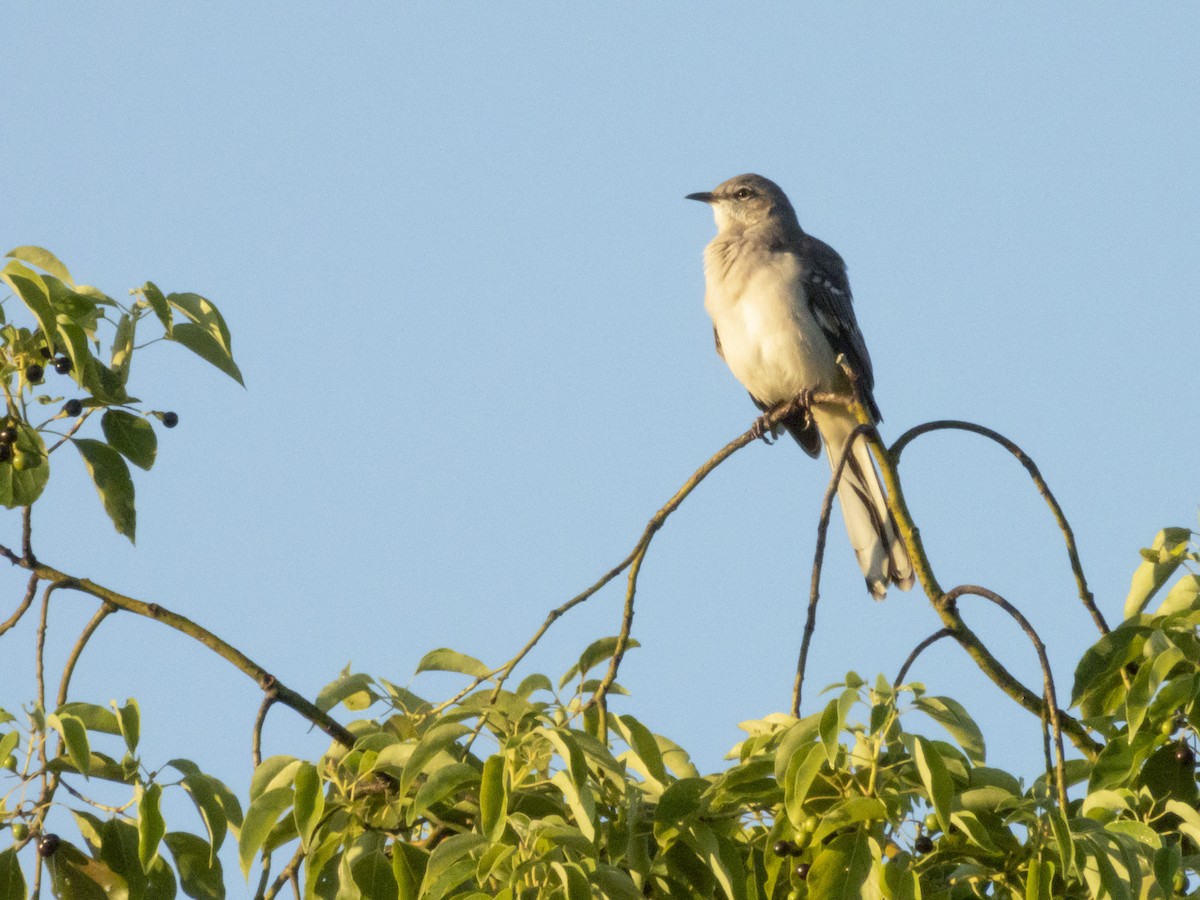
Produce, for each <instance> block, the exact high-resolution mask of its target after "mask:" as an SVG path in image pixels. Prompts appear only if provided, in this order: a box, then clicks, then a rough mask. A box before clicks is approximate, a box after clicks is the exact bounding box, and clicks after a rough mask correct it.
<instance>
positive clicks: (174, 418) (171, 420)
mask: <svg viewBox="0 0 1200 900" xmlns="http://www.w3.org/2000/svg"><path fill="white" fill-rule="evenodd" d="M162 423H163V427H165V428H174V427H175V426H176V425H178V424H179V414H178V413H173V412H165V413H163V415H162Z"/></svg>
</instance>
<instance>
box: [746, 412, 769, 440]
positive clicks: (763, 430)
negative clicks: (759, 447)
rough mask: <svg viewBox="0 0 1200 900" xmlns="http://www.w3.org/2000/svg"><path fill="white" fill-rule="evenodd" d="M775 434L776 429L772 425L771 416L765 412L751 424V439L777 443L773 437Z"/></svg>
mask: <svg viewBox="0 0 1200 900" xmlns="http://www.w3.org/2000/svg"><path fill="white" fill-rule="evenodd" d="M774 434H775V429H774V428H772V427H771V417H770V416H769V415H768V414H767V413H763V414H762V415H761V416H759V417H758V418H757V419H755V420H754V424H753V425H751V426H750V440H752V441H757V440H759V439H761V440H762V442H763V443H764V444H766V445H767V446H770V445H771V444H773V443H775V441H774V440H773V439H772V438H773V435H774Z"/></svg>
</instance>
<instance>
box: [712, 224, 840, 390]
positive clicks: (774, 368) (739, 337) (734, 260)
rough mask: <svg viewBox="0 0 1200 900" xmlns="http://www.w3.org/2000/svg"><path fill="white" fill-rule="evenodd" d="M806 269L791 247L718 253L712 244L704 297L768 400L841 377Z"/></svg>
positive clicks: (736, 366)
mask: <svg viewBox="0 0 1200 900" xmlns="http://www.w3.org/2000/svg"><path fill="white" fill-rule="evenodd" d="M713 257H715V258H713ZM739 257H741V258H739ZM802 275H803V271H802V267H801V264H800V260H799V259H798V258H797V257H796V256H795V255H794V254H790V253H770V252H760V253H742V254H737V253H733V254H731V253H730V252H729V250H728V248H725V252H724V253H721V252H720V251H718V252H717V253H714V252H713V248H712V246H711V245H710V248H709V251H707V252H706V254H705V281H706V292H705V301H704V305H705V308H706V309H707V310H708V313H709V315H710V316H711V317H712V320H713V325H714V326H715V327H716V330H717V335H718V336H719V338H720V341H721V352H722V355H723V356H724V357H725V362H726V363H727V364H728V365H729V368H730V371H732V372H733V374H734V376H735V377H736V378H737V379H738V381H740V382H741V383H742V385H743V386H744V387H745V388H746V390H748V391H749V392H750V393H751V394H752V395H753V396H754V397H755V398H756V399H758V400H760V401H761V402H763V403H767V404H773V403H779V402H781V401H783V400H789V399H791V398H792V397H794V396H795V395H796V394H797V393H799V392H800V391H802V390H810V391H818V390H827V389H830V388H831V387H832V385H833V382H834V380H835V379H836V373H837V365H836V362H835V359H834V354H833V351H832V349H831V348H830V346H829V342H828V341H827V340H826V338H825V335H824V332H823V331H822V329H821V327H820V325H818V323H817V322H816V320H815V319H814V318H813V315H812V312H811V310H810V308H809V305H808V302H807V300H806V298H805V295H804V280H803V277H802Z"/></svg>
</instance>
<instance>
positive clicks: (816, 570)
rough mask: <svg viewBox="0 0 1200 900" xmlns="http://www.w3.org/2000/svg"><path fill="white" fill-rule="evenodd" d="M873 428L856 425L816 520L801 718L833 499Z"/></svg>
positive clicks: (800, 662)
mask: <svg viewBox="0 0 1200 900" xmlns="http://www.w3.org/2000/svg"><path fill="white" fill-rule="evenodd" d="M871 430H873V427H872V426H869V425H856V426H855V428H854V430H853V431H851V432H850V435H849V436H848V437H847V438H846V443H845V444H844V445H843V446H842V455H841V456H840V457H838V463H837V467H836V468H835V469H834V470H833V474H832V475H831V476H830V478H829V485H828V487H826V488H825V497H824V499H823V500H822V501H821V517H820V519H818V520H817V549H816V552H815V553H814V554H813V567H812V580H811V581H810V583H809V588H808V616H807V617H806V618H805V620H804V637H803V638H801V640H800V658H799V659H797V660H796V680H795V682H794V683H793V685H792V715H793V716H795V717H796V718H797V719H798V718H800V697H801V694H802V693H803V690H804V673H805V672H806V671H807V668H808V645H809V644H810V643H811V641H812V636H813V632H814V631H816V628H817V601H818V599H819V598H820V590H821V567H822V566H823V565H824V562H825V538H826V536H827V535H828V533H829V517H830V514H831V513H832V512H833V498H834V497H835V496H837V490H838V486H839V485H840V484H841V482H842V473H843V472H845V471H846V463H847V462H848V460H849V458H850V447H851V446H852V445H853V444H854V441H855V440H856V439H857V438H858V437H859V435H862V434H866V433H867V432H868V431H871Z"/></svg>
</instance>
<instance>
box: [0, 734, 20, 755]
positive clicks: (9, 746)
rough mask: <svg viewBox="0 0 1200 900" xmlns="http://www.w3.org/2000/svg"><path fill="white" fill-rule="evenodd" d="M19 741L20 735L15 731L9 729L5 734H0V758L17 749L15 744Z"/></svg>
mask: <svg viewBox="0 0 1200 900" xmlns="http://www.w3.org/2000/svg"><path fill="white" fill-rule="evenodd" d="M20 742H21V735H20V734H18V733H17V732H15V731H10V732H8V733H7V734H3V735H0V760H4V759H7V758H8V754H10V753H12V752H13V751H14V750H16V749H17V744H19V743H20Z"/></svg>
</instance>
